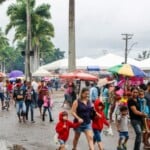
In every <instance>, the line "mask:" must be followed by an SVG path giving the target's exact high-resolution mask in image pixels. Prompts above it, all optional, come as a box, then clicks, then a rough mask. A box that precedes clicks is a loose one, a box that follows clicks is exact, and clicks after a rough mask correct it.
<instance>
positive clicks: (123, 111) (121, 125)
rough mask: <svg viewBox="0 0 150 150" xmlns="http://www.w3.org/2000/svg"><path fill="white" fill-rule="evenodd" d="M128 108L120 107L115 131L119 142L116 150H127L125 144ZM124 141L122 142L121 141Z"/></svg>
mask: <svg viewBox="0 0 150 150" xmlns="http://www.w3.org/2000/svg"><path fill="white" fill-rule="evenodd" d="M128 120H129V118H128V108H127V107H126V106H121V107H120V114H119V115H118V117H117V124H116V126H117V130H118V132H119V141H118V147H117V150H122V149H124V150H127V142H128V139H129V132H128V124H129V122H128ZM123 140H124V141H123Z"/></svg>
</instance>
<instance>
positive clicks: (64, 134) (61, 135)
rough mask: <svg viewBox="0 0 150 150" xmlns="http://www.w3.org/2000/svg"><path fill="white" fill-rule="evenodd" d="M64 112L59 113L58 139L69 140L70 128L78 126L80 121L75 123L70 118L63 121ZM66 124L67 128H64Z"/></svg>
mask: <svg viewBox="0 0 150 150" xmlns="http://www.w3.org/2000/svg"><path fill="white" fill-rule="evenodd" d="M62 118H63V116H62V113H60V114H59V122H58V123H57V125H56V132H57V133H58V139H60V140H63V141H65V142H66V141H67V139H68V137H69V132H70V128H77V127H78V126H79V125H80V123H73V122H71V121H69V120H67V121H63V119H62ZM64 125H66V128H64Z"/></svg>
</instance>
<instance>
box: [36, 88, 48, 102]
mask: <svg viewBox="0 0 150 150" xmlns="http://www.w3.org/2000/svg"><path fill="white" fill-rule="evenodd" d="M38 91H39V93H38V94H39V95H38V97H39V100H43V98H44V95H45V94H46V92H47V91H48V88H47V87H46V86H41V85H39V86H38Z"/></svg>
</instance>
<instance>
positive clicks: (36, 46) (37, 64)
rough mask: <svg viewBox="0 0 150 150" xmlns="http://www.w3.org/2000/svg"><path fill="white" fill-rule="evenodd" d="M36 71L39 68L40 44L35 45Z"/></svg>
mask: <svg viewBox="0 0 150 150" xmlns="http://www.w3.org/2000/svg"><path fill="white" fill-rule="evenodd" d="M33 65H34V71H36V70H37V69H38V68H39V46H38V45H35V47H34V64H33Z"/></svg>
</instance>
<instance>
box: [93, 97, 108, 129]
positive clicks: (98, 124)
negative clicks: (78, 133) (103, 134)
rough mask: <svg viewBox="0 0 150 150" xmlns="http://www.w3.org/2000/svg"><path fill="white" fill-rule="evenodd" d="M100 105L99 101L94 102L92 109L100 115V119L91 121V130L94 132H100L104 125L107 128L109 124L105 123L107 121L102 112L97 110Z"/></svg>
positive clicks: (97, 117) (96, 118)
mask: <svg viewBox="0 0 150 150" xmlns="http://www.w3.org/2000/svg"><path fill="white" fill-rule="evenodd" d="M100 103H102V102H101V101H100V100H96V101H95V103H94V108H95V110H96V112H97V113H99V114H100V115H101V117H99V116H96V117H95V118H94V119H93V122H92V128H93V129H95V130H100V131H101V130H102V129H103V126H104V124H105V125H107V126H109V123H108V122H107V120H106V118H105V115H104V113H103V110H99V108H98V107H99V104H100Z"/></svg>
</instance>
